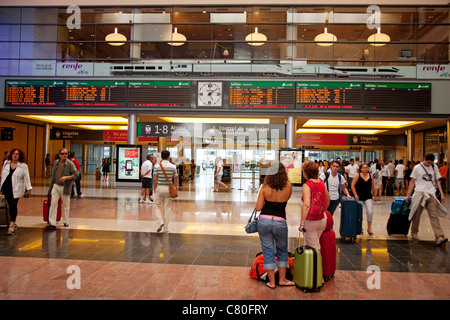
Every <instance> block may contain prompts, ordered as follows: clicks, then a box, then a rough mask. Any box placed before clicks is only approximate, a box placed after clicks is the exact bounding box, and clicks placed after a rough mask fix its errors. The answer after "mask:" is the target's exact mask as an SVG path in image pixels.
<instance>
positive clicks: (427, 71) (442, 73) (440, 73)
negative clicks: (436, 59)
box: [417, 64, 450, 79]
mask: <svg viewBox="0 0 450 320" xmlns="http://www.w3.org/2000/svg"><path fill="white" fill-rule="evenodd" d="M417 78H418V79H446V78H450V65H448V64H419V65H417Z"/></svg>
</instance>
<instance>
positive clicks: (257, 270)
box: [248, 252, 294, 283]
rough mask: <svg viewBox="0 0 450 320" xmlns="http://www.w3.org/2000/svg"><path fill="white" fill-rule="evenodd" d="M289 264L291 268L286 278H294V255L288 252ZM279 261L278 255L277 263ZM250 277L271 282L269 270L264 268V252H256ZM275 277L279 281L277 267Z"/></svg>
mask: <svg viewBox="0 0 450 320" xmlns="http://www.w3.org/2000/svg"><path fill="white" fill-rule="evenodd" d="M288 256H289V257H288V264H289V268H287V270H286V279H288V280H292V274H293V271H294V257H293V255H292V254H291V253H288ZM276 262H277V257H275V263H276ZM248 275H249V276H250V277H252V278H253V279H256V280H260V281H264V282H269V277H268V276H267V271H266V270H265V269H264V257H263V254H262V252H259V253H258V254H256V259H255V261H254V262H253V266H252V267H251V268H250V272H249V273H248ZM275 279H276V282H277V283H278V268H276V269H275Z"/></svg>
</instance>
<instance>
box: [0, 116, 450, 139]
mask: <svg viewBox="0 0 450 320" xmlns="http://www.w3.org/2000/svg"><path fill="white" fill-rule="evenodd" d="M53 115H56V114H53ZM59 115H67V114H59ZM70 115H71V116H74V115H76V114H70ZM79 115H84V116H86V114H79ZM91 116H104V117H106V116H112V115H111V114H110V113H108V114H95V115H92V114H91ZM114 116H122V117H124V118H127V117H128V115H127V114H114ZM161 116H166V115H161ZM171 116H177V115H176V114H172V115H171ZM178 116H183V117H187V116H186V114H183V115H182V114H179V115H178ZM195 117H196V118H200V117H206V115H195ZM207 117H209V118H211V117H218V118H220V117H221V116H218V115H208V116H207ZM227 117H230V118H231V117H233V116H232V115H228V114H227ZM254 117H255V116H253V117H251V118H254ZM257 117H258V118H270V123H271V124H284V123H285V118H286V117H285V116H270V117H264V116H261V115H260V114H259V115H258V116H257ZM240 118H245V116H240ZM295 118H296V120H297V128H301V127H302V126H303V125H304V124H305V123H306V122H307V121H308V120H309V119H334V120H335V119H341V121H342V122H343V123H345V121H346V120H361V121H364V120H368V119H369V117H362V116H358V117H348V116H345V117H344V116H341V117H336V116H332V117H330V116H328V117H327V116H326V115H319V116H317V115H311V116H296V117H295ZM0 120H7V121H8V120H9V121H14V122H22V123H24V122H25V123H30V124H37V125H44V123H45V122H44V121H39V120H33V119H27V118H23V117H18V116H17V114H16V113H12V112H11V113H1V115H0ZM137 120H138V122H164V120H162V119H160V117H159V116H156V115H139V116H138V119H137ZM370 120H386V121H387V120H404V121H408V120H409V121H424V122H423V123H420V124H415V125H413V126H410V127H404V128H399V129H384V130H386V131H385V132H383V133H380V135H401V134H404V133H405V130H407V129H414V130H415V131H422V130H427V129H433V128H439V127H446V126H447V121H450V117H449V118H442V117H440V118H432V117H427V118H425V119H424V118H423V116H416V117H401V118H399V117H387V116H380V117H376V116H372V115H371V116H370ZM72 124H73V125H77V124H78V123H68V124H62V123H52V125H53V126H54V127H58V128H63V129H72V130H76V129H79V128H77V127H73V126H71V125H72Z"/></svg>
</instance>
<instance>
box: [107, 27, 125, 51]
mask: <svg viewBox="0 0 450 320" xmlns="http://www.w3.org/2000/svg"><path fill="white" fill-rule="evenodd" d="M105 41H107V42H108V44H109V45H110V46H115V47H120V46H123V45H124V44H125V42H119V41H127V37H125V36H124V35H123V34H121V33H118V32H117V28H114V33H110V34H108V35H107V36H106V37H105Z"/></svg>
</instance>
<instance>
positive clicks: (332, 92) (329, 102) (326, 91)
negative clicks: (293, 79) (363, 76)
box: [296, 82, 363, 110]
mask: <svg viewBox="0 0 450 320" xmlns="http://www.w3.org/2000/svg"><path fill="white" fill-rule="evenodd" d="M362 88H363V84H362V83H359V82H297V100H296V108H297V109H324V110H329V109H352V110H362Z"/></svg>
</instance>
